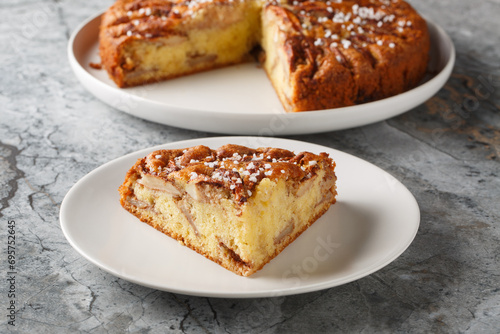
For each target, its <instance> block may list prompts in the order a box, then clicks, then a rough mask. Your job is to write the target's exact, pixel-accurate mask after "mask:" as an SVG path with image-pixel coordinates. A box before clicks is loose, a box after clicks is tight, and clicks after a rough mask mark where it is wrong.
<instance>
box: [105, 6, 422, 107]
mask: <svg viewBox="0 0 500 334" xmlns="http://www.w3.org/2000/svg"><path fill="white" fill-rule="evenodd" d="M256 47H259V48H260V56H259V59H260V61H261V63H262V64H263V68H264V70H265V71H266V73H267V76H268V77H269V79H270V81H271V83H272V84H273V86H274V88H275V90H276V93H277V95H278V97H279V98H280V100H281V102H282V104H283V106H284V108H285V110H286V111H289V112H297V111H307V110H319V109H328V108H336V107H343V106H350V105H354V104H359V103H364V102H368V101H373V100H378V99H382V98H385V97H389V96H393V95H396V94H399V93H402V92H404V91H406V90H409V89H411V88H413V87H415V86H416V85H417V84H418V83H419V82H420V81H421V80H422V79H423V77H424V75H425V73H426V68H427V62H428V59H429V56H428V53H429V48H430V38H429V33H428V30H427V25H426V22H425V20H424V19H423V18H422V17H421V16H420V15H419V14H418V13H417V12H416V11H415V10H414V9H413V8H412V7H411V6H410V5H409V4H408V3H406V2H405V1H400V0H391V1H389V0H357V1H346V0H344V1H303V0H281V1H277V0H275V1H264V0H262V1H257V0H184V1H179V0H118V1H117V2H116V3H115V4H114V5H113V6H112V7H111V8H110V9H109V10H108V11H107V12H106V13H105V14H104V16H103V19H102V24H101V30H100V55H101V61H102V64H103V66H104V68H105V69H106V70H107V71H108V73H109V75H110V77H111V78H112V79H113V80H114V81H115V82H116V84H117V85H118V86H120V87H128V86H135V85H140V84H145V83H150V82H157V81H161V80H165V79H170V78H174V77H178V76H182V75H186V74H190V73H196V72H200V71H205V70H209V69H212V68H217V67H221V66H227V65H230V64H235V63H240V62H244V61H247V60H248V59H249V54H250V53H251V52H252V50H255V48H256Z"/></svg>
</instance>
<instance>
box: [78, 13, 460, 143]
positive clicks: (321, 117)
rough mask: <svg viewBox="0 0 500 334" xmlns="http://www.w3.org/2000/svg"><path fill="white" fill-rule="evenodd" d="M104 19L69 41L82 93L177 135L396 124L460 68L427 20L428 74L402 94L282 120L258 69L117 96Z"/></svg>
mask: <svg viewBox="0 0 500 334" xmlns="http://www.w3.org/2000/svg"><path fill="white" fill-rule="evenodd" d="M100 21H101V14H98V15H96V16H94V17H92V18H90V19H88V20H87V21H85V22H84V23H83V24H82V25H81V26H80V27H79V28H77V29H76V30H75V32H74V33H73V34H72V36H71V38H70V40H69V45H68V56H69V62H70V64H71V67H72V68H73V71H74V72H75V74H76V76H77V78H78V79H79V80H80V82H81V83H82V84H83V86H84V87H85V88H86V89H87V90H89V91H90V92H91V93H92V94H94V95H95V96H96V97H97V98H98V99H100V100H102V101H103V102H104V103H106V104H109V105H110V106H112V107H114V108H116V109H119V110H121V111H124V112H126V113H129V114H132V115H134V116H137V117H140V118H143V119H146V120H149V121H153V122H157V123H162V124H167V125H172V126H176V127H180V128H186V129H192V130H198V131H209V132H218V133H229V134H239V135H242V134H253V135H261V136H276V135H290V134H306V133H317V132H325V131H333V130H340V129H347V128H351V127H356V126H361V125H366V124H370V123H374V122H378V121H382V120H384V119H387V118H391V117H394V116H396V115H399V114H401V113H403V112H405V111H408V110H410V109H412V108H414V107H416V106H417V105H419V104H421V103H423V102H425V101H426V100H427V99H429V98H430V97H431V96H433V95H434V94H435V93H436V92H437V91H438V90H439V89H440V88H441V87H442V86H443V85H444V84H445V83H446V81H447V80H448V77H449V76H450V73H451V71H452V68H453V64H454V62H455V50H454V46H453V43H452V41H451V39H450V38H449V37H448V35H447V34H446V33H445V32H444V30H443V29H441V28H440V27H439V26H437V25H436V24H434V23H432V22H430V21H428V26H429V31H430V35H431V43H432V44H431V61H430V63H429V68H428V72H429V75H428V76H427V78H426V79H425V80H424V82H423V83H422V84H421V85H420V86H418V87H416V88H415V89H412V90H411V91H408V92H406V93H403V94H399V95H397V96H394V97H390V98H387V99H383V100H380V101H376V102H370V103H365V104H361V105H356V106H352V107H346V108H337V109H329V110H321V111H310V112H301V113H285V112H284V109H283V107H282V105H281V103H280V101H279V100H278V97H277V96H276V93H275V92H274V89H273V87H272V86H271V83H270V82H269V80H268V79H267V76H266V74H265V72H264V71H263V70H262V69H261V68H259V66H258V65H257V64H255V63H248V64H241V65H235V66H230V67H226V68H222V69H218V70H213V71H208V72H204V73H199V74H195V75H190V76H186V77H182V78H177V79H174V80H169V81H165V82H161V83H156V84H151V85H145V86H140V87H133V88H126V89H120V88H118V87H117V86H116V85H115V84H114V82H113V81H111V80H110V79H109V78H108V75H107V73H106V71H105V70H96V69H93V68H91V67H90V66H89V64H90V63H91V62H93V63H100V58H99V54H98V32H99V24H100Z"/></svg>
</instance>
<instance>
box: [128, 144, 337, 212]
mask: <svg viewBox="0 0 500 334" xmlns="http://www.w3.org/2000/svg"><path fill="white" fill-rule="evenodd" d="M334 168H335V163H334V162H333V161H332V159H331V158H329V156H328V154H327V153H320V154H313V153H310V152H301V153H298V154H295V153H294V152H291V151H288V150H285V149H279V148H269V147H261V148H257V149H252V148H248V147H245V146H240V145H233V144H228V145H224V146H221V147H219V148H218V149H216V150H212V149H210V148H209V147H207V146H202V145H200V146H194V147H190V148H186V149H173V150H158V151H154V152H152V153H150V154H149V155H147V156H146V157H145V158H143V159H140V160H138V162H137V163H136V165H135V166H134V169H135V170H136V171H137V172H139V173H140V174H142V175H144V174H146V175H152V176H155V177H159V178H161V179H163V180H165V181H170V182H174V181H175V180H181V181H183V182H186V183H197V184H200V183H208V184H211V185H215V186H218V187H222V188H224V189H226V190H227V191H229V192H231V193H232V194H233V195H234V197H235V200H236V201H237V202H239V203H240V204H242V203H245V202H246V201H247V200H248V198H249V197H251V196H252V194H253V191H254V189H255V187H256V186H257V185H258V184H259V183H260V182H261V181H262V180H263V179H265V178H269V179H285V180H291V181H294V182H297V183H300V182H301V181H304V180H307V179H310V178H312V177H313V176H315V175H316V174H317V172H318V171H319V170H320V169H326V170H329V171H330V172H331V173H332V174H333V170H334Z"/></svg>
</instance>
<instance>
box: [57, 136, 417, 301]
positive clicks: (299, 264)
mask: <svg viewBox="0 0 500 334" xmlns="http://www.w3.org/2000/svg"><path fill="white" fill-rule="evenodd" d="M227 143H235V144H242V145H246V146H251V147H260V146H274V147H281V148H287V149H290V150H294V151H297V152H299V151H311V152H315V153H320V152H327V153H329V154H330V156H331V157H332V158H333V159H334V160H335V161H336V163H337V169H336V174H337V177H338V184H337V188H338V193H339V195H338V199H337V203H336V204H334V205H333V206H332V207H331V208H330V209H329V210H328V211H327V212H326V213H325V214H324V215H323V216H322V217H321V218H320V219H319V220H317V221H316V222H315V223H314V224H313V225H312V226H311V227H310V228H309V229H308V230H306V231H305V232H304V233H303V234H302V235H301V236H300V237H299V238H298V239H297V240H295V241H294V242H293V243H292V244H291V245H289V246H288V247H287V248H286V249H285V250H284V251H283V252H282V253H281V254H279V255H278V256H277V257H276V258H275V259H274V260H272V261H271V262H270V263H268V264H267V265H266V266H265V267H264V268H263V269H262V270H261V271H258V272H257V273H256V274H254V275H252V276H250V277H247V278H245V277H240V276H238V275H236V274H233V273H232V272H230V271H228V270H226V269H224V268H222V267H220V266H219V265H217V264H215V263H214V262H212V261H210V260H207V259H206V258H204V257H203V256H201V255H199V254H198V253H196V252H194V251H192V250H190V249H189V248H187V247H185V246H181V245H180V244H179V243H178V242H177V241H175V240H174V239H171V238H170V237H168V236H166V235H164V234H162V233H160V232H158V231H157V230H155V229H153V228H152V227H150V226H149V225H147V224H145V223H142V222H140V221H139V220H138V219H137V218H135V217H134V216H132V215H131V214H130V213H128V212H127V211H125V210H124V209H123V208H122V207H121V206H120V203H119V194H118V190H117V189H118V187H119V186H120V185H121V183H122V182H123V180H124V177H125V173H126V172H127V170H128V169H129V168H130V167H131V166H132V165H133V164H134V163H135V161H136V160H137V159H138V158H141V157H143V156H145V155H147V154H148V153H150V152H152V151H153V150H157V149H159V148H167V149H169V148H184V147H190V146H194V145H199V144H203V145H207V146H210V147H212V148H217V147H219V146H221V145H224V144H227ZM60 220H61V226H62V230H63V232H64V235H65V236H66V238H67V239H68V241H69V243H70V244H71V245H72V246H73V247H74V248H75V249H76V250H77V251H78V252H79V253H80V254H81V255H83V256H84V257H85V258H86V259H88V260H89V261H90V262H92V263H94V264H95V265H97V266H98V267H100V268H102V269H104V270H105V271H107V272H109V273H111V274H113V275H116V276H118V277H121V278H123V279H125V280H128V281H131V282H134V283H137V284H141V285H144V286H148V287H152V288H155V289H159V290H165V291H170V292H175V293H181V294H187V295H196V296H210V297H229V298H233V297H234V298H236V297H238V298H246V297H276V296H284V295H290V294H297V293H304V292H310V291H316V290H321V289H326V288H330V287H333V286H337V285H341V284H345V283H348V282H351V281H354V280H356V279H359V278H361V277H364V276H366V275H369V274H371V273H373V272H375V271H377V270H379V269H380V268H382V267H384V266H386V265H387V264H389V263H391V262H392V261H394V260H395V259H396V258H397V257H398V256H399V255H400V254H401V253H402V252H403V251H404V250H405V249H406V248H407V247H408V246H409V245H410V243H411V242H412V240H413V238H414V237H415V234H416V233H417V230H418V226H419V222H420V211H419V208H418V204H417V202H416V201H415V198H414V197H413V196H412V195H411V193H410V192H409V191H408V190H407V189H406V188H405V187H404V186H403V185H402V184H401V183H400V182H399V181H397V180H396V179H395V178H393V177H392V176H391V175H389V174H387V173H386V172H384V171H383V170H381V169H380V168H378V167H376V166H374V165H372V164H370V163H368V162H366V161H363V160H361V159H359V158H356V157H354V156H352V155H349V154H346V153H343V152H340V151H337V150H334V149H331V148H328V147H324V146H319V145H315V144H310V143H305V142H299V141H292V140H287V139H277V138H263V137H220V138H208V139H195V140H188V141H182V142H176V143H170V144H166V145H161V146H157V147H152V148H148V149H145V150H141V151H138V152H135V153H132V154H129V155H126V156H124V157H121V158H119V159H116V160H113V161H111V162H109V163H107V164H105V165H103V166H101V167H99V168H97V169H96V170H94V171H93V172H91V173H89V174H88V175H87V176H85V177H84V178H82V179H81V180H80V181H78V182H77V183H76V184H75V185H74V186H73V188H72V189H71V190H70V191H69V192H68V194H67V195H66V197H65V198H64V201H63V203H62V205H61V212H60Z"/></svg>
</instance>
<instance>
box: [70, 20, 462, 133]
mask: <svg viewBox="0 0 500 334" xmlns="http://www.w3.org/2000/svg"><path fill="white" fill-rule="evenodd" d="M103 12H104V10H101V11H99V12H97V13H96V14H94V15H92V16H90V17H88V18H87V19H86V20H84V21H83V22H82V23H80V25H79V26H78V27H77V28H76V29H75V30H74V31H73V32H72V33H71V36H70V39H69V41H68V46H67V56H68V59H69V63H70V65H71V68H72V70H73V72H74V74H75V75H76V77H77V79H78V80H79V81H80V83H81V84H82V85H83V86H84V87H85V88H86V89H87V91H89V92H90V93H91V94H93V95H94V96H95V97H97V98H98V99H99V100H101V101H102V102H103V103H105V104H106V105H108V106H111V107H112V108H113V109H117V110H120V111H122V112H125V113H127V114H130V115H133V116H135V117H138V118H142V119H145V120H149V121H152V122H155V123H159V124H164V125H170V126H175V127H179V128H184V129H190V130H198V131H206V132H213V133H221V134H233V135H243V134H246V135H269V133H261V132H259V130H258V129H257V128H260V129H262V122H263V121H267V122H265V123H264V124H267V125H268V124H269V123H270V118H273V117H279V118H282V119H284V120H286V121H287V122H288V125H290V122H299V123H300V122H302V121H303V120H307V119H312V121H319V123H320V124H319V127H317V128H315V129H301V128H300V127H299V128H297V126H295V128H294V129H291V130H290V129H287V128H286V126H285V129H276V128H274V129H271V130H272V132H273V133H272V135H293V134H311V133H321V132H327V131H337V130H344V129H349V128H354V127H359V126H363V125H368V124H372V123H375V122H379V121H383V120H386V119H389V118H392V117H395V116H398V115H400V114H402V113H404V112H407V111H409V110H411V109H413V108H415V107H416V106H418V105H420V104H422V103H424V102H425V101H427V100H428V99H429V98H430V97H432V96H434V95H435V94H436V93H437V92H438V91H439V90H440V89H441V88H442V87H443V86H444V84H445V83H446V81H447V80H448V78H449V77H450V75H451V72H452V70H453V67H454V64H455V58H456V55H455V53H456V51H455V46H454V44H453V41H452V40H451V38H450V36H449V35H448V34H447V33H446V31H445V30H444V29H443V28H442V27H440V26H439V25H437V24H436V23H434V22H433V21H432V20H430V19H429V18H427V17H425V16H423V18H424V19H425V20H426V22H427V24H428V26H429V27H430V28H432V29H434V30H436V31H437V34H436V37H439V40H440V44H443V45H444V44H446V46H447V47H448V48H449V56H448V57H447V59H446V61H445V62H444V63H445V65H444V66H443V68H442V69H441V70H439V71H438V72H437V74H436V75H435V76H433V77H432V78H431V79H429V80H428V81H426V82H424V83H422V84H420V85H418V86H417V87H415V88H413V89H411V90H409V91H406V92H403V93H401V94H398V95H395V96H391V97H388V98H385V99H381V100H377V101H372V102H368V103H364V104H359V105H354V106H348V107H342V108H334V109H324V110H313V111H305V112H299V113H286V112H283V113H275V112H274V113H273V112H262V113H258V114H255V113H251V112H237V113H230V112H225V111H220V110H209V109H204V110H202V109H196V108H189V107H183V106H177V105H169V104H166V103H164V102H159V101H154V100H150V99H147V98H144V97H141V96H137V95H134V94H132V93H127V92H126V91H125V90H123V89H120V88H118V87H116V86H111V85H109V84H107V83H105V82H103V81H101V80H99V79H97V78H95V77H94V76H93V75H92V74H90V73H89V72H88V71H87V69H86V68H84V67H83V66H82V65H81V64H80V62H79V61H78V59H77V57H76V55H75V52H74V47H75V39H77V37H78V36H80V35H81V34H83V30H84V29H85V28H86V27H87V26H88V25H90V24H91V23H92V22H93V21H94V20H98V19H100V17H101V16H102V14H103ZM431 37H432V35H431ZM91 84H94V85H98V86H99V89H97V88H93V87H91ZM101 90H104V91H106V92H113V94H116V95H120V94H125V95H126V96H127V97H129V98H130V99H131V100H133V101H134V102H137V103H140V104H141V105H149V106H150V107H153V108H154V109H155V111H144V110H135V109H142V107H138V108H129V109H127V108H119V107H117V106H113V105H111V104H110V103H109V102H107V101H106V100H105V98H104V97H103V96H102V95H101V94H102V93H101ZM419 93H420V94H423V95H422V96H423V97H422V98H419V99H417V101H412V102H411V103H408V101H406V100H407V99H408V97H411V96H412V95H418V94H419ZM389 106H390V107H392V108H393V110H394V111H391V112H385V113H380V114H383V115H382V116H379V117H374V115H372V113H370V111H372V110H373V109H384V108H387V107H389ZM132 109H133V110H132ZM160 110H161V111H163V112H164V113H167V115H163V114H161V112H160ZM354 112H357V113H361V114H362V115H361V116H363V117H357V119H358V121H357V122H354V123H355V124H350V125H347V126H345V125H340V126H338V125H337V126H336V125H335V124H328V126H326V125H325V124H324V122H322V121H323V120H325V119H326V120H329V119H330V117H331V115H332V114H334V113H336V114H339V113H340V114H341V113H354ZM185 113H189V114H190V116H192V117H198V118H204V119H205V120H206V119H217V120H221V119H230V120H232V121H240V122H243V121H247V120H249V119H250V120H252V121H255V122H257V124H256V125H252V126H253V128H252V129H246V131H245V130H244V129H245V128H244V127H241V126H240V127H238V130H237V131H233V130H231V129H226V128H227V127H226V126H220V125H217V124H215V127H213V128H212V129H210V128H206V122H205V121H203V122H200V123H197V124H186V123H188V122H179V121H177V120H176V119H175V118H176V116H178V115H182V114H185ZM363 113H365V114H363ZM366 118H368V119H369V120H368V121H362V120H364V119H366ZM214 123H217V122H214ZM334 123H335V122H334ZM348 123H349V122H348ZM350 123H352V122H350ZM294 124H295V123H294ZM259 125H260V126H259ZM256 126H257V127H256ZM214 129H215V130H214ZM242 129H243V130H242Z"/></svg>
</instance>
